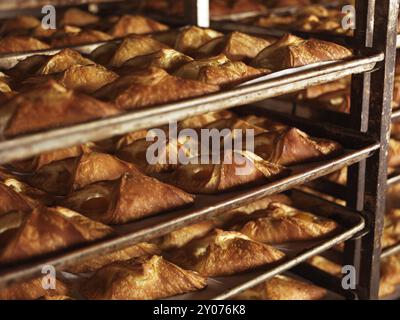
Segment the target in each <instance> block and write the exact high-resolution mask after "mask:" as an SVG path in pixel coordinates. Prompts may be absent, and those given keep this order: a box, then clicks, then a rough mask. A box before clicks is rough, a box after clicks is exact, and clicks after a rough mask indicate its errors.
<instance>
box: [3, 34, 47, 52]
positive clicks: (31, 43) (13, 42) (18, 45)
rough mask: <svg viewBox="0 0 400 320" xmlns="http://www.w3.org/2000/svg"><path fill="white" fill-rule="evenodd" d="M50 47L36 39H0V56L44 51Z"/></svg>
mask: <svg viewBox="0 0 400 320" xmlns="http://www.w3.org/2000/svg"><path fill="white" fill-rule="evenodd" d="M49 48H50V46H49V45H48V44H47V43H44V42H42V41H40V40H38V39H35V38H32V37H25V36H8V37H4V38H2V39H0V54H5V53H16V52H28V51H37V50H46V49H49Z"/></svg>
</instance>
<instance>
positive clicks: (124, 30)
mask: <svg viewBox="0 0 400 320" xmlns="http://www.w3.org/2000/svg"><path fill="white" fill-rule="evenodd" d="M168 29H169V28H168V26H166V25H165V24H162V23H159V22H157V21H155V20H153V19H149V18H146V17H143V16H139V15H129V14H127V15H123V16H122V17H118V18H117V21H116V22H115V23H114V24H113V26H112V28H111V30H110V31H109V34H110V35H112V36H113V37H114V38H121V37H125V36H127V35H130V34H145V33H152V32H160V31H165V30H168Z"/></svg>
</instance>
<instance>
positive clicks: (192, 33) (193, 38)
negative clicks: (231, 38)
mask: <svg viewBox="0 0 400 320" xmlns="http://www.w3.org/2000/svg"><path fill="white" fill-rule="evenodd" d="M221 36H223V34H222V33H220V32H218V31H214V30H212V29H203V28H199V27H196V26H190V27H185V28H183V29H182V30H180V32H179V33H178V36H177V38H176V41H175V47H174V48H175V50H177V51H179V52H182V53H185V54H188V55H189V56H192V55H195V54H196V52H197V49H198V48H200V47H201V46H202V45H204V44H206V43H207V42H208V41H210V40H212V39H215V38H218V37H221Z"/></svg>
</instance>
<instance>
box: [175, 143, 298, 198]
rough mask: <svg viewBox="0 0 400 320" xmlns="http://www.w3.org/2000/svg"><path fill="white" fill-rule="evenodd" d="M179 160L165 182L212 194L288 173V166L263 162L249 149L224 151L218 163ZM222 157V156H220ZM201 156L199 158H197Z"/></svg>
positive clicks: (185, 188)
mask: <svg viewBox="0 0 400 320" xmlns="http://www.w3.org/2000/svg"><path fill="white" fill-rule="evenodd" d="M209 158H210V160H211V161H209V162H210V164H204V163H203V164H201V161H198V162H199V164H193V163H189V164H186V165H185V164H180V165H178V168H177V169H176V170H175V171H174V172H173V173H172V174H171V176H170V177H169V180H168V181H169V182H170V183H172V184H174V185H176V186H178V187H180V188H182V189H183V190H185V191H187V192H191V193H203V194H213V193H219V192H222V191H227V190H232V189H237V188H239V187H244V186H248V185H253V184H259V183H263V182H264V183H267V182H270V181H274V180H277V179H279V178H281V177H284V176H286V175H288V174H289V172H290V170H288V169H286V168H284V167H282V166H280V165H277V164H273V163H270V162H267V161H265V160H263V159H261V158H260V157H258V156H257V155H255V154H253V153H251V152H249V151H235V152H226V153H225V156H224V154H221V155H220V160H223V161H218V164H212V162H213V161H212V156H209ZM224 158H225V159H224ZM199 160H201V159H199Z"/></svg>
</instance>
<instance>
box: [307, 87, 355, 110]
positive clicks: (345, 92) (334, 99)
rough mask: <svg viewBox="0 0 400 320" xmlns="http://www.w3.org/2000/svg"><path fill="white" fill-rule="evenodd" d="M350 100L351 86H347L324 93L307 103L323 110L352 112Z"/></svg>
mask: <svg viewBox="0 0 400 320" xmlns="http://www.w3.org/2000/svg"><path fill="white" fill-rule="evenodd" d="M350 102H351V93H350V88H345V89H342V90H337V91H333V92H327V93H325V94H322V95H320V96H319V97H317V98H315V99H313V100H310V101H307V104H309V105H311V106H314V107H317V108H319V109H323V110H330V111H334V112H341V113H350Z"/></svg>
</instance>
